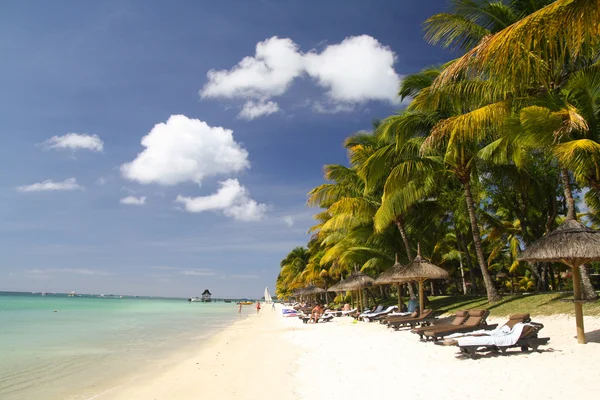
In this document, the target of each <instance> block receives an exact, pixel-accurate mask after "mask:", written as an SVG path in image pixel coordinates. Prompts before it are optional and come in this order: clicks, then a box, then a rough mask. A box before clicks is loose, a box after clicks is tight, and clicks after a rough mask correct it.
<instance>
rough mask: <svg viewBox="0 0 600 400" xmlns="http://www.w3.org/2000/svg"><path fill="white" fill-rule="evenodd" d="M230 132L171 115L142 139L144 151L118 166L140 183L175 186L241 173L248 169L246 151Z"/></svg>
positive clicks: (201, 122) (123, 172)
mask: <svg viewBox="0 0 600 400" xmlns="http://www.w3.org/2000/svg"><path fill="white" fill-rule="evenodd" d="M232 133H233V132H232V131H231V130H229V129H225V128H222V127H211V126H209V125H208V124H207V123H206V122H204V121H201V120H199V119H191V118H188V117H186V116H185V115H172V116H171V117H170V118H169V119H168V120H167V122H166V123H159V124H156V125H155V126H154V128H152V130H151V131H150V133H148V135H146V136H144V137H143V138H142V146H144V147H145V150H144V151H142V152H141V153H139V154H138V155H137V157H136V158H135V159H134V160H133V161H132V162H129V163H126V164H123V165H121V173H122V174H123V176H124V177H125V178H127V179H129V180H132V181H137V182H140V183H142V184H149V183H158V184H161V185H176V184H178V183H182V182H186V181H191V182H195V183H198V184H199V183H200V182H201V181H202V180H203V179H204V178H205V177H207V176H214V175H224V174H231V173H233V172H239V171H242V170H244V169H246V168H249V167H250V162H249V161H248V152H247V151H246V150H245V149H244V148H242V147H241V146H240V144H239V143H237V142H236V141H234V139H233V134H232Z"/></svg>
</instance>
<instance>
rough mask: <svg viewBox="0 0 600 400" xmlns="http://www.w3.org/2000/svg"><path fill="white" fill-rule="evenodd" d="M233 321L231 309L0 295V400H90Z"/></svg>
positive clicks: (173, 301) (132, 300)
mask: <svg viewBox="0 0 600 400" xmlns="http://www.w3.org/2000/svg"><path fill="white" fill-rule="evenodd" d="M250 310H251V307H244V313H243V314H245V313H248V312H250ZM239 318H240V316H239V315H238V314H237V306H236V304H235V303H221V302H219V303H188V302H187V301H186V300H185V299H156V298H115V297H98V296H82V297H68V296H67V295H58V294H57V295H51V294H49V295H46V296H41V295H40V294H7V293H0V399H2V400H25V399H26V400H59V399H60V400H84V399H93V398H95V397H96V396H97V395H98V394H100V393H103V392H106V391H107V390H110V388H111V387H114V386H118V385H121V384H124V383H126V382H127V381H128V380H131V379H134V378H135V376H136V374H138V373H141V371H143V370H144V367H146V366H148V365H151V364H155V365H158V363H161V362H164V360H165V359H167V358H168V356H169V355H171V354H174V353H177V354H184V353H182V352H185V350H186V349H189V350H193V349H194V348H197V346H200V345H202V343H203V341H204V340H206V339H207V338H208V337H210V336H211V335H213V334H214V333H216V332H218V331H220V330H222V329H224V328H225V327H227V326H228V325H230V324H231V323H233V322H234V321H236V320H238V319H239Z"/></svg>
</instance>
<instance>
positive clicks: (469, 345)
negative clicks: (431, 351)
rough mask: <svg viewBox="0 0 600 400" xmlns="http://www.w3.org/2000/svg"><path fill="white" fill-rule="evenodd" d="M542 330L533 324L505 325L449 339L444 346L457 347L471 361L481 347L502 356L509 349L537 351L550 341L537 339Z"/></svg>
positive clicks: (539, 326)
mask: <svg viewBox="0 0 600 400" xmlns="http://www.w3.org/2000/svg"><path fill="white" fill-rule="evenodd" d="M542 328H544V325H542V324H538V323H535V322H528V323H523V322H518V323H516V324H515V325H514V326H512V327H510V326H507V325H505V326H502V327H501V328H498V329H495V330H493V331H490V332H487V333H478V334H475V335H467V336H462V337H458V338H456V339H450V340H447V341H445V343H444V344H446V345H456V346H458V347H459V348H460V351H461V353H462V354H465V355H467V356H469V357H470V358H472V359H474V358H476V357H477V350H478V349H480V348H482V347H483V348H485V349H486V350H489V351H500V352H502V354H506V351H507V350H508V349H510V348H521V351H528V350H529V348H531V349H532V350H533V351H538V348H539V346H541V345H545V344H547V343H548V342H549V341H550V338H540V337H538V333H539V331H540V330H541V329H542Z"/></svg>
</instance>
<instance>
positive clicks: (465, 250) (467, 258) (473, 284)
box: [460, 235, 479, 294]
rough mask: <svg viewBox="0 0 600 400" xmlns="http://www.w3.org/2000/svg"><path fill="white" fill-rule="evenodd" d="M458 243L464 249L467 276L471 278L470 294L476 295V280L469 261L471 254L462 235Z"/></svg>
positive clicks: (477, 291) (471, 263)
mask: <svg viewBox="0 0 600 400" xmlns="http://www.w3.org/2000/svg"><path fill="white" fill-rule="evenodd" d="M460 242H461V243H462V245H463V247H464V252H465V260H466V261H467V267H468V268H469V276H470V278H471V294H478V293H479V290H478V287H477V280H476V278H475V269H474V267H473V262H472V261H471V253H470V252H469V245H468V244H467V240H466V239H465V237H464V236H463V235H460Z"/></svg>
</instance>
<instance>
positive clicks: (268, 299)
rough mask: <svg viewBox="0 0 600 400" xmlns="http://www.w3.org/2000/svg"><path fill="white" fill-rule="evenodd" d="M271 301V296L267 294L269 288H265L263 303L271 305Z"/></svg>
mask: <svg viewBox="0 0 600 400" xmlns="http://www.w3.org/2000/svg"><path fill="white" fill-rule="evenodd" d="M271 302H273V299H272V298H271V294H270V293H269V288H268V287H266V288H265V303H271Z"/></svg>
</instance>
